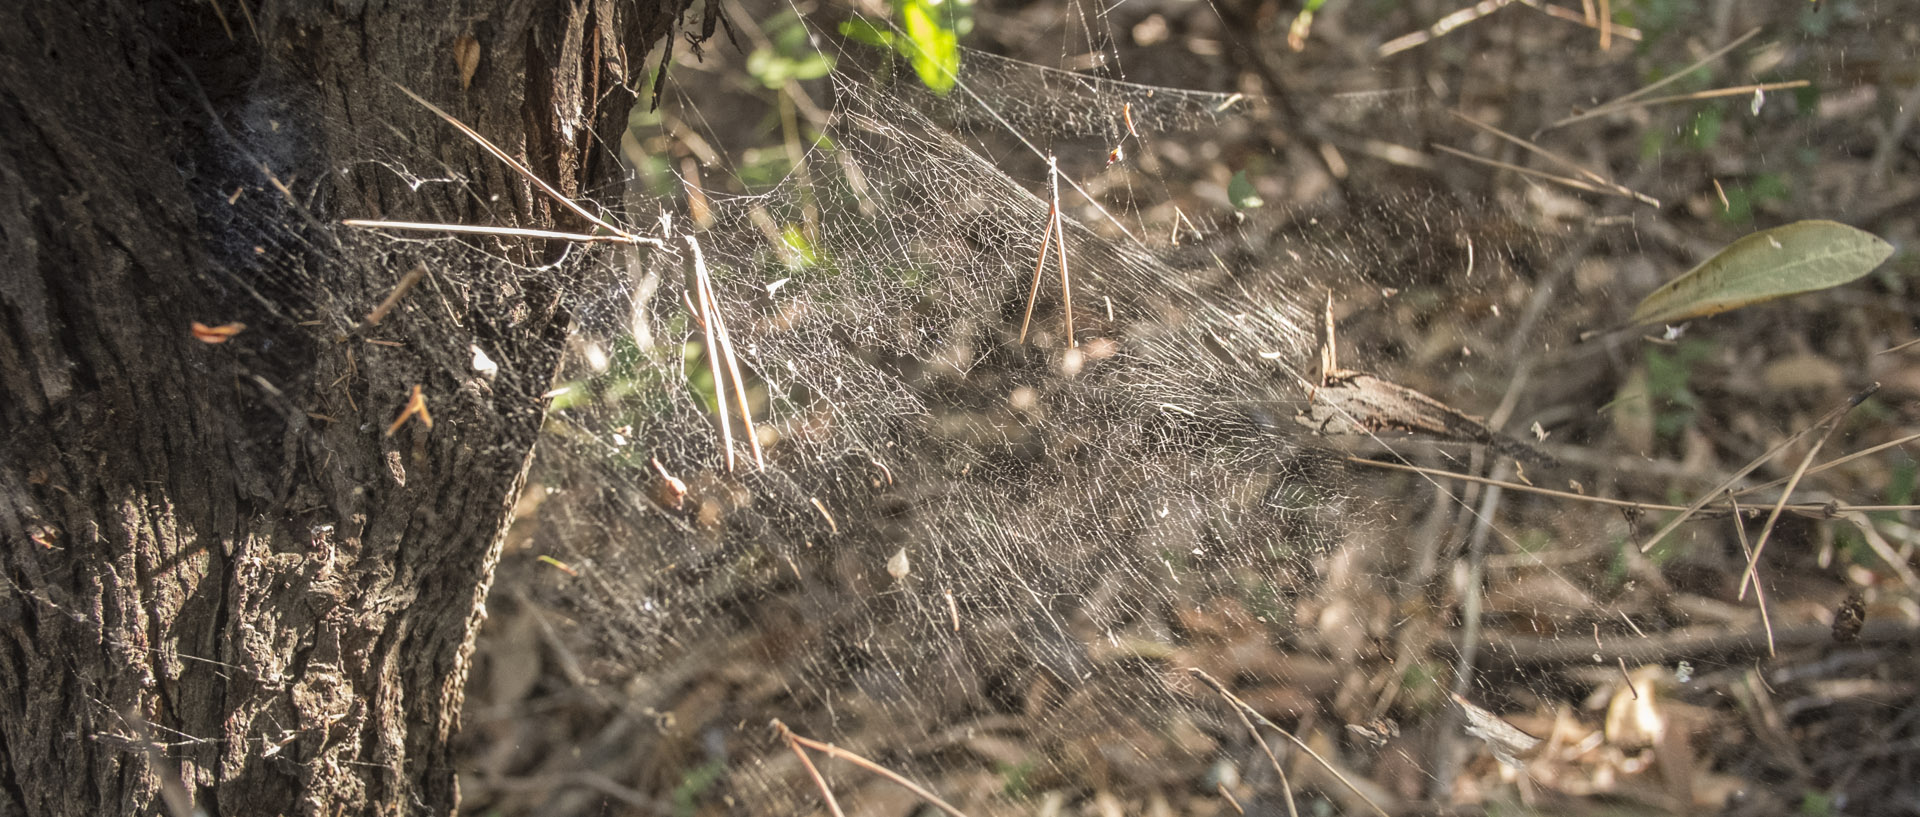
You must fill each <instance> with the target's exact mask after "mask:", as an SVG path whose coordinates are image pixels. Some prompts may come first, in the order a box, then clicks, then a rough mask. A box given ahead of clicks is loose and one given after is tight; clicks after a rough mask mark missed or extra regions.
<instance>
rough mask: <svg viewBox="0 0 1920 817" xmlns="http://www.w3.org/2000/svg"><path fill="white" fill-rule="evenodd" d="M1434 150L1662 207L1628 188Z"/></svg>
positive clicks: (1450, 149) (1452, 150) (1445, 149)
mask: <svg viewBox="0 0 1920 817" xmlns="http://www.w3.org/2000/svg"><path fill="white" fill-rule="evenodd" d="M1433 148H1434V150H1438V151H1440V152H1442V153H1447V154H1451V155H1454V156H1458V157H1460V158H1462V159H1466V160H1468V161H1473V162H1479V163H1481V164H1483V165H1488V166H1491V167H1497V168H1500V169H1501V170H1511V171H1513V172H1515V173H1519V174H1522V175H1526V176H1532V177H1534V178H1538V179H1545V180H1547V181H1550V182H1553V183H1555V184H1559V185H1564V186H1566V187H1571V188H1573V189H1575V190H1585V191H1587V192H1589V193H1599V194H1601V195H1609V196H1620V197H1622V198H1629V199H1633V200H1635V201H1638V202H1641V203H1643V204H1651V205H1653V206H1655V207H1659V206H1660V200H1659V199H1656V198H1653V197H1651V196H1647V195H1644V194H1641V193H1636V192H1634V191H1632V190H1628V189H1626V188H1624V187H1620V186H1618V185H1613V184H1604V185H1601V184H1590V183H1588V182H1584V181H1581V180H1579V179H1575V178H1571V177H1568V176H1556V175H1554V174H1552V173H1548V172H1546V171H1544V170H1535V169H1533V168H1530V167H1521V166H1520V165H1516V164H1510V163H1508V162H1502V161H1500V160H1498V159H1488V158H1486V157H1484V156H1476V155H1474V154H1471V153H1468V152H1466V151H1464V150H1460V149H1458V148H1453V147H1448V146H1447V145H1434V146H1433Z"/></svg>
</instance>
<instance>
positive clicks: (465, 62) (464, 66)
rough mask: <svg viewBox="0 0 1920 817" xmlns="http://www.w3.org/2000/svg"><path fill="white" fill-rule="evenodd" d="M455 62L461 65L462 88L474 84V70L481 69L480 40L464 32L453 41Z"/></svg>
mask: <svg viewBox="0 0 1920 817" xmlns="http://www.w3.org/2000/svg"><path fill="white" fill-rule="evenodd" d="M453 62H454V64H455V65H457V66H459V67H460V90H462V91H464V90H466V89H467V86H469V85H472V84H473V72H475V71H478V70H480V41H479V40H476V39H474V38H473V35H472V34H462V35H460V38H459V39H457V40H454V41H453Z"/></svg>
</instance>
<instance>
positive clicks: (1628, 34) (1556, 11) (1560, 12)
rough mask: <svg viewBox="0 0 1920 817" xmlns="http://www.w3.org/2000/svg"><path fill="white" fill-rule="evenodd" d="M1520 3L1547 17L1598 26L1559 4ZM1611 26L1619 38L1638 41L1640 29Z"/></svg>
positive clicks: (1526, 0) (1532, 0) (1525, 0)
mask: <svg viewBox="0 0 1920 817" xmlns="http://www.w3.org/2000/svg"><path fill="white" fill-rule="evenodd" d="M1589 2H1591V0H1589ZM1520 4H1521V5H1524V6H1526V7H1528V8H1531V9H1534V10H1535V11H1540V12H1544V13H1545V14H1546V15H1547V16H1548V17H1557V18H1560V19H1562V20H1566V21H1568V22H1571V23H1579V24H1580V25H1583V26H1586V27H1588V28H1595V29H1597V28H1599V27H1600V23H1599V21H1597V20H1589V19H1587V18H1586V17H1584V16H1582V15H1581V14H1580V13H1579V12H1577V11H1574V10H1572V9H1564V8H1561V7H1559V6H1556V5H1553V4H1552V3H1541V2H1538V0H1520ZM1611 27H1612V29H1613V33H1614V34H1615V35H1616V36H1619V37H1621V38H1624V39H1628V40H1633V41H1634V42H1639V41H1640V29H1637V28H1631V27H1629V26H1623V25H1619V24H1617V23H1616V24H1613V25H1612V26H1611Z"/></svg>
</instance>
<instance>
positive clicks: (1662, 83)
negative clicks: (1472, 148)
mask: <svg viewBox="0 0 1920 817" xmlns="http://www.w3.org/2000/svg"><path fill="white" fill-rule="evenodd" d="M1759 34H1760V29H1759V27H1757V26H1756V27H1755V28H1753V29H1752V30H1750V31H1748V32H1747V33H1745V34H1742V35H1740V36H1739V37H1736V38H1734V41H1733V42H1730V43H1727V44H1726V45H1723V46H1721V47H1719V48H1717V49H1715V50H1714V52H1713V53H1711V54H1708V55H1706V56H1704V57H1701V58H1700V59H1697V60H1694V62H1693V64H1692V65H1689V66H1687V67H1685V68H1682V69H1680V70H1678V71H1675V72H1673V73H1672V74H1669V75H1667V76H1666V77H1663V78H1661V79H1659V80H1656V81H1654V82H1652V83H1649V84H1647V85H1644V86H1641V88H1640V89H1639V90H1636V91H1633V92H1632V93H1629V94H1625V95H1623V96H1619V97H1615V98H1614V99H1612V100H1610V101H1607V102H1603V103H1600V104H1599V105H1597V106H1595V107H1593V108H1592V109H1589V110H1586V111H1581V112H1580V113H1577V114H1574V115H1572V116H1569V117H1566V118H1563V119H1561V120H1560V121H1558V122H1554V123H1553V124H1551V125H1548V126H1547V127H1546V128H1544V130H1553V129H1554V128H1559V127H1564V126H1567V125H1571V124H1573V123H1575V122H1579V121H1582V120H1585V119H1591V118H1593V117H1596V116H1603V115H1605V114H1607V113H1611V112H1612V111H1616V110H1622V109H1624V108H1625V107H1628V106H1630V103H1632V102H1633V101H1634V100H1636V99H1640V98H1641V97H1644V96H1646V95H1647V94H1650V93H1653V92H1654V91H1657V90H1659V89H1661V88H1664V87H1666V86H1667V85H1669V84H1671V83H1674V82H1677V81H1679V80H1680V78H1682V77H1685V76H1687V75H1688V74H1692V73H1693V72H1694V71H1695V70H1698V69H1699V68H1700V66H1703V65H1706V64H1707V63H1710V62H1713V61H1714V60H1717V59H1720V58H1721V57H1724V56H1726V55H1727V52H1729V51H1732V50H1734V49H1736V48H1739V47H1740V46H1741V44H1742V43H1745V42H1746V41H1748V40H1751V39H1753V38H1754V37H1756V36H1758V35H1759Z"/></svg>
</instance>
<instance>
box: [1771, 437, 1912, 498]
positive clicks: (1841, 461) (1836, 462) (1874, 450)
mask: <svg viewBox="0 0 1920 817" xmlns="http://www.w3.org/2000/svg"><path fill="white" fill-rule="evenodd" d="M1914 440H1920V433H1914V434H1908V435H1907V436H1905V437H1901V438H1900V439H1897V440H1893V441H1891V442H1884V443H1881V444H1879V445H1876V446H1873V447H1871V448H1863V449H1861V450H1859V451H1855V452H1853V453H1851V454H1848V455H1846V456H1844V457H1839V458H1836V459H1832V460H1828V461H1826V462H1823V463H1820V464H1819V465H1816V466H1814V467H1812V468H1809V469H1807V476H1813V475H1814V474H1818V473H1820V472H1821V471H1825V470H1827V469H1829V468H1837V467H1839V466H1841V465H1845V464H1847V463H1849V462H1852V461H1854V460H1857V459H1860V458H1861V457H1867V456H1872V455H1874V454H1878V453H1880V452H1882V451H1885V450H1887V449H1889V448H1893V447H1896V446H1901V445H1906V444H1907V443H1910V442H1913V441H1914ZM1786 481H1787V480H1786V478H1785V477H1782V478H1780V479H1776V480H1773V481H1771V482H1763V483H1760V484H1759V485H1755V486H1753V487H1751V488H1742V489H1740V490H1738V491H1734V492H1733V493H1734V495H1735V496H1746V495H1747V494H1752V493H1758V492H1760V491H1765V490H1767V489H1769V488H1774V487H1777V486H1780V485H1784V484H1786Z"/></svg>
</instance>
